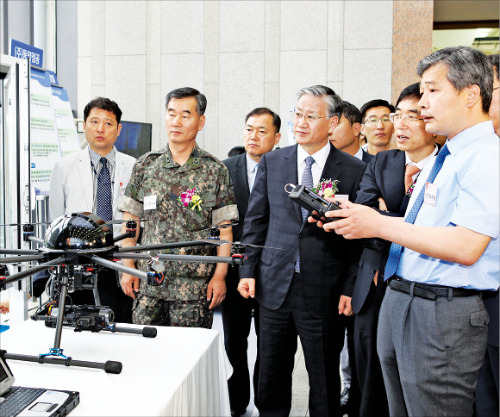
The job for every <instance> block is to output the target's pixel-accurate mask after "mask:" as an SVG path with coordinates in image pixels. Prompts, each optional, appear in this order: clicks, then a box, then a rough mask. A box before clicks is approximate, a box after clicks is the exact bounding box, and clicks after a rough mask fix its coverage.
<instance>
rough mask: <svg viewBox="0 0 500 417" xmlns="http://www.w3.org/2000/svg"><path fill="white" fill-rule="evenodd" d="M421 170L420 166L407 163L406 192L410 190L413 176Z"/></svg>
mask: <svg viewBox="0 0 500 417" xmlns="http://www.w3.org/2000/svg"><path fill="white" fill-rule="evenodd" d="M418 171H420V168H419V167H417V166H416V165H410V164H408V165H406V168H405V193H407V192H408V190H409V189H410V187H411V185H412V184H413V176H414V175H415V174H416V173H417V172H418Z"/></svg>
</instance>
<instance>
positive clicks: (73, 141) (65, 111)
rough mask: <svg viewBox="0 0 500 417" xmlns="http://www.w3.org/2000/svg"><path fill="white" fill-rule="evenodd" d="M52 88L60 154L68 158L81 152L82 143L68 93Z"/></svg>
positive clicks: (56, 87) (55, 87) (59, 88)
mask: <svg viewBox="0 0 500 417" xmlns="http://www.w3.org/2000/svg"><path fill="white" fill-rule="evenodd" d="M49 76H50V74H49ZM51 88H52V107H53V109H54V116H55V121H56V129H57V139H58V141H59V152H60V155H61V156H66V155H69V154H72V153H74V152H77V151H79V150H80V149H81V148H80V142H79V140H78V135H77V133H76V127H75V120H74V119H73V113H72V112H71V104H70V102H69V97H68V92H67V91H66V90H65V89H64V88H62V87H58V86H55V85H53V86H52V87H51Z"/></svg>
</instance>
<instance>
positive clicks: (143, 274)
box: [90, 255, 148, 280]
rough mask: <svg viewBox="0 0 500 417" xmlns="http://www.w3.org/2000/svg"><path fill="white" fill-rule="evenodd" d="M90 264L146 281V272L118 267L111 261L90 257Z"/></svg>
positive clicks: (118, 265)
mask: <svg viewBox="0 0 500 417" xmlns="http://www.w3.org/2000/svg"><path fill="white" fill-rule="evenodd" d="M90 259H91V260H92V262H95V263H96V264H99V265H102V266H105V267H107V268H109V269H113V270H115V271H119V272H124V273H125V274H130V275H133V276H134V277H137V278H140V279H144V280H147V279H148V274H147V273H146V272H142V271H139V270H138V269H135V268H130V267H128V266H125V265H120V264H119V263H116V262H113V261H108V260H107V259H103V258H100V257H99V256H96V255H94V256H92V257H91V258H90Z"/></svg>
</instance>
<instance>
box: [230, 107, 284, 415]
mask: <svg viewBox="0 0 500 417" xmlns="http://www.w3.org/2000/svg"><path fill="white" fill-rule="evenodd" d="M280 126H281V119H280V117H279V116H278V115H277V114H276V113H274V112H273V111H272V110H270V109H268V108H265V107H259V108H256V109H254V110H252V111H251V112H250V113H248V114H247V116H246V117H245V133H244V134H243V136H244V142H245V151H246V153H244V154H241V155H237V156H234V157H233V158H229V159H226V160H224V161H222V162H223V163H224V164H225V165H226V166H227V168H228V170H229V173H230V174H231V179H232V181H233V185H234V194H235V196H236V203H237V205H238V213H239V223H238V224H237V225H236V226H234V227H233V239H234V240H235V241H239V240H241V235H242V234H243V222H244V220H245V213H246V212H247V208H248V198H249V197H250V193H251V191H252V187H253V184H254V181H255V175H256V173H257V170H258V166H259V162H260V159H261V157H262V155H264V154H266V153H267V152H270V151H272V150H273V148H274V146H275V145H277V144H278V142H279V140H280V138H281V133H279V131H280ZM239 280H240V275H239V267H232V266H230V267H229V269H228V273H227V276H226V288H227V293H226V298H225V299H224V301H223V302H222V305H221V306H222V324H223V326H224V345H225V347H226V352H227V356H228V357H229V361H230V362H231V365H232V366H233V374H232V375H231V378H229V381H228V383H229V400H230V403H231V413H232V415H233V416H237V415H241V414H245V410H246V408H247V405H248V402H249V401H250V375H249V372H248V359H247V348H248V343H247V338H248V335H249V334H250V328H251V324H252V314H253V316H254V317H255V320H254V323H255V333H256V334H257V339H258V336H259V331H258V329H259V323H258V321H259V310H258V304H257V302H256V301H255V300H254V299H253V298H250V299H244V298H243V297H242V296H241V295H240V294H239V292H238V282H239ZM258 362H259V361H258V352H257V359H256V362H255V369H257V368H258ZM257 375H258V374H257V372H254V391H256V386H257Z"/></svg>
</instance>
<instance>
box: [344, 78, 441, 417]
mask: <svg viewBox="0 0 500 417" xmlns="http://www.w3.org/2000/svg"><path fill="white" fill-rule="evenodd" d="M419 100H420V86H419V84H418V83H415V84H412V85H410V86H408V87H406V88H405V89H404V90H403V91H402V92H401V94H400V96H399V98H398V101H397V103H396V110H395V113H393V114H391V119H392V120H393V123H394V129H395V135H396V139H397V145H398V149H393V150H390V151H384V152H380V153H378V154H377V155H375V157H374V159H373V161H372V162H371V163H369V164H368V166H367V167H366V172H365V174H364V175H363V180H362V181H361V186H360V189H359V191H358V193H357V197H356V203H359V204H364V205H368V206H370V207H374V208H376V209H381V212H382V213H384V214H386V215H389V216H399V217H403V216H404V214H405V211H406V207H407V205H408V200H409V197H410V195H411V192H412V190H413V187H414V185H415V182H416V180H417V178H418V174H419V172H420V170H421V169H422V168H423V167H424V166H425V164H426V163H427V162H429V160H432V158H433V156H434V155H435V154H436V153H437V146H436V145H435V144H434V135H433V134H432V133H428V132H426V131H425V124H424V122H423V121H422V120H421V117H420V114H419V110H418V102H419ZM405 167H408V168H405ZM413 167H415V168H413ZM406 171H407V173H408V177H407V178H406V179H405V172H406ZM389 247H390V243H389V242H386V241H384V240H381V239H367V240H365V249H364V250H363V253H362V255H361V259H360V262H359V265H360V267H359V271H358V276H357V278H356V282H355V284H354V290H353V294H352V308H353V310H354V314H355V320H354V348H355V353H356V368H357V373H358V379H359V384H360V389H361V405H360V413H359V414H360V416H361V417H367V416H374V417H375V416H376V417H379V416H380V417H382V416H388V415H389V409H388V405H387V395H386V392H385V388H384V381H383V377H382V370H381V368H380V362H379V359H378V356H377V344H376V341H377V322H378V315H379V310H380V305H381V304H382V299H383V297H384V293H385V288H386V285H385V284H384V279H383V271H384V267H385V263H386V261H387V256H388V252H389Z"/></svg>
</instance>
